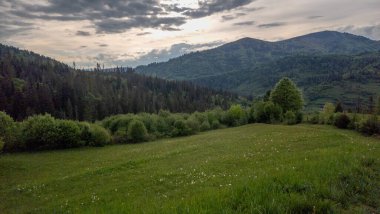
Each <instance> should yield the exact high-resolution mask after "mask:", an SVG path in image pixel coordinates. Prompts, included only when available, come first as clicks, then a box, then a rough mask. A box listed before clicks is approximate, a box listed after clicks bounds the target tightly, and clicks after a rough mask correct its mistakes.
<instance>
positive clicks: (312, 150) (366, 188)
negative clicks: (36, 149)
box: [0, 124, 380, 213]
mask: <svg viewBox="0 0 380 214" xmlns="http://www.w3.org/2000/svg"><path fill="white" fill-rule="evenodd" d="M379 154H380V141H379V140H378V139H375V138H366V137H363V136H360V135H359V134H357V133H355V132H351V131H342V130H338V129H335V128H332V127H327V126H309V125H299V126H281V125H259V124H256V125H247V126H243V127H238V128H231V129H224V130H217V131H212V132H206V133H202V134H199V135H195V136H191V137H185V138H177V139H169V140H161V141H157V142H152V143H145V144H139V145H117V146H109V147H105V148H84V149H77V150H67V151H55V152H44V153H35V154H12V155H2V156H0V200H1V203H0V210H1V211H2V213H8V212H26V211H32V212H53V211H55V212H57V211H62V210H64V211H70V210H71V211H75V212H87V213H93V212H94V211H97V212H107V213H112V212H114V213H118V212H120V211H121V210H123V211H124V212H128V211H129V212H132V213H136V211H140V212H148V213H150V212H154V211H160V212H164V213H172V212H173V211H177V212H193V213H199V212H211V213H221V212H228V213H229V212H295V211H300V212H307V211H310V212H311V211H313V210H315V211H326V210H329V209H334V210H338V211H339V210H344V211H347V212H354V213H356V212H362V211H363V212H364V210H372V211H374V210H376V209H377V212H380V208H379V206H380V205H379V203H380V201H379V198H380V197H379V196H380V190H379V188H380V183H379V179H380V177H379V176H380V175H379V173H380V172H379V171H380V166H379V161H380V160H379Z"/></svg>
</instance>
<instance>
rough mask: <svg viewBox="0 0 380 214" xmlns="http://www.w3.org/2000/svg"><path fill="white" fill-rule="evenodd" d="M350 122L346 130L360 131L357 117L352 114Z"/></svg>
mask: <svg viewBox="0 0 380 214" xmlns="http://www.w3.org/2000/svg"><path fill="white" fill-rule="evenodd" d="M350 120H351V122H350V124H348V126H347V128H348V129H353V130H359V129H360V123H359V118H358V115H357V114H354V116H353V117H352V118H351V119H350Z"/></svg>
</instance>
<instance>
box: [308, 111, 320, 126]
mask: <svg viewBox="0 0 380 214" xmlns="http://www.w3.org/2000/svg"><path fill="white" fill-rule="evenodd" d="M307 122H308V123H311V124H318V123H319V113H318V112H314V113H312V114H311V115H309V116H308V117H307Z"/></svg>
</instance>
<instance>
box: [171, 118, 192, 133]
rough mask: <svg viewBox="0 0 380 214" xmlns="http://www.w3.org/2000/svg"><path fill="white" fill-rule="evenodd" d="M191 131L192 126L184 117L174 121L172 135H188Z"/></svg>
mask: <svg viewBox="0 0 380 214" xmlns="http://www.w3.org/2000/svg"><path fill="white" fill-rule="evenodd" d="M190 133H191V132H190V128H189V127H188V126H187V123H186V122H185V120H183V119H182V120H177V121H175V122H174V130H173V134H172V136H186V135H189V134H190Z"/></svg>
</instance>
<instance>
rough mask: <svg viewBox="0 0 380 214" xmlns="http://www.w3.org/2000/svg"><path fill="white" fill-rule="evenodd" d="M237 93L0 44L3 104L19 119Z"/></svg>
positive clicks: (226, 99) (201, 106)
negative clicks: (77, 65)
mask: <svg viewBox="0 0 380 214" xmlns="http://www.w3.org/2000/svg"><path fill="white" fill-rule="evenodd" d="M236 98H237V97H236V96H235V95H233V94H230V93H225V92H219V91H215V90H211V89H208V88H205V87H199V86H195V85H193V84H191V83H186V82H181V81H167V80H162V79H158V78H154V77H145V76H142V75H139V74H136V73H135V72H134V71H133V70H132V69H129V68H115V69H107V70H102V69H100V67H99V66H98V67H97V68H96V69H94V70H93V71H80V70H75V69H72V68H70V67H69V66H67V65H66V64H63V63H60V62H57V61H55V60H53V59H50V58H47V57H44V56H40V55H38V54H35V53H32V52H28V51H21V50H19V49H16V48H12V47H8V46H3V45H0V110H3V111H5V112H7V113H8V114H9V115H11V116H12V117H13V118H15V119H16V120H21V119H23V118H26V117H27V116H30V115H33V114H42V113H49V114H51V115H52V116H54V117H57V118H69V119H76V120H88V121H93V120H97V119H102V118H104V117H106V116H109V115H113V114H123V113H138V112H151V113H153V112H158V111H159V110H160V109H167V110H170V111H172V112H193V111H196V110H198V111H203V110H206V109H209V108H214V107H216V106H221V107H222V108H227V107H228V106H229V104H230V102H231V101H233V100H235V99H236Z"/></svg>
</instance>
